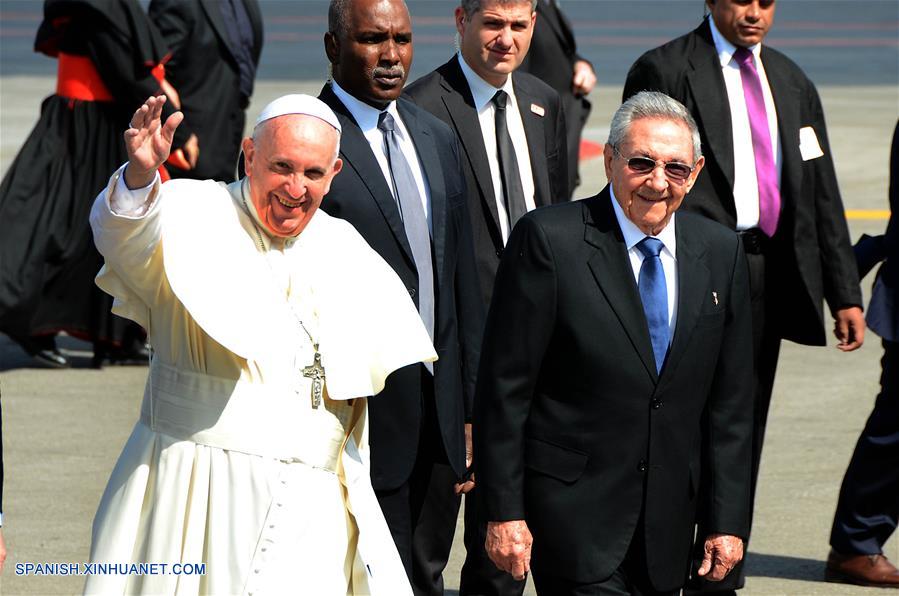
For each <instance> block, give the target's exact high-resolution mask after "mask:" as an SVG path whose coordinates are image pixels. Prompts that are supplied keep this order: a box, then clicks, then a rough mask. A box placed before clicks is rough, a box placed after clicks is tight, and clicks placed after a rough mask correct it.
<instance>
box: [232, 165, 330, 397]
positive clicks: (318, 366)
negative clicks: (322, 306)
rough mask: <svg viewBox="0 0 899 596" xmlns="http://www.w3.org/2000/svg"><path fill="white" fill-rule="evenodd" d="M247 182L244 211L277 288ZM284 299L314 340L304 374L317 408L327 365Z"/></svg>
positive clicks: (242, 194)
mask: <svg viewBox="0 0 899 596" xmlns="http://www.w3.org/2000/svg"><path fill="white" fill-rule="evenodd" d="M246 184H247V182H246V179H244V180H243V181H242V182H241V184H240V200H241V201H242V202H243V208H244V211H246V212H247V216H248V217H249V218H250V222H251V223H252V224H253V231H254V232H256V240H257V241H258V242H259V250H260V251H261V252H262V254H263V257H264V258H265V264H266V265H268V269H269V272H270V273H271V274H272V281H273V282H274V284H275V288H276V289H277V288H278V279H277V275H276V274H275V269H274V267H272V264H271V261H269V256H268V251H267V250H266V249H265V242H264V241H263V239H262V232H260V231H259V226H257V225H256V219H255V218H254V217H253V214H252V213H251V212H250V206H249V205H248V204H247V195H246V190H245V188H246ZM288 275H289V274H288ZM284 300H285V301H286V302H287V307H288V308H289V309H290V313H291V314H292V315H293V317H294V318H295V319H296V320H297V323H299V324H300V328H301V329H302V330H303V331H304V332H305V333H306V336H307V337H308V338H309V341H310V342H312V349H313V350H314V352H315V353H314V354H313V357H312V364H310V365H309V366H306V367H303V376H304V377H306V378H307V379H311V380H312V407H313V409H317V408H318V407H319V405H321V403H322V393H323V389H324V385H325V367H324V366H322V355H321V353H320V352H319V351H318V342H317V341H315V340H314V339H313V338H312V334H311V333H309V329H307V328H306V325H305V324H304V323H303V319H302V318H301V317H300V315H299V313H298V312H297V311H296V309H295V308H294V306H293V304H291V303H290V300H289V299H288V298H287V296H285V297H284Z"/></svg>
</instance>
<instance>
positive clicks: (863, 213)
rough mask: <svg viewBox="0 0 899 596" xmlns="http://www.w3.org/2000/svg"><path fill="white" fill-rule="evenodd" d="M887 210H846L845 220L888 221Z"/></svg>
mask: <svg viewBox="0 0 899 596" xmlns="http://www.w3.org/2000/svg"><path fill="white" fill-rule="evenodd" d="M889 218H890V210H889V209H847V210H846V219H889Z"/></svg>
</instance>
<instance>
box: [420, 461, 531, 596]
mask: <svg viewBox="0 0 899 596" xmlns="http://www.w3.org/2000/svg"><path fill="white" fill-rule="evenodd" d="M455 482H457V478H456V476H455V473H454V472H453V470H452V468H451V467H449V466H448V465H440V464H437V465H435V466H434V468H433V470H432V473H431V481H430V484H429V486H428V495H427V497H426V498H425V502H424V506H423V507H422V510H421V515H420V516H419V519H418V524H417V525H416V527H415V533H414V536H413V538H412V578H413V581H412V587H413V589H414V590H415V593H416V595H417V596H425V595H427V596H441V595H442V594H443V570H444V569H445V568H446V564H447V561H448V560H449V556H450V551H451V550H452V546H453V532H451V531H448V529H449V528H453V529H455V527H456V520H457V518H458V516H459V505H460V502H461V497H457V496H455V495H454V494H453V493H452V486H453V484H454V483H455ZM447 487H449V490H448V488H447ZM476 491H477V489H476V488H475V489H474V490H473V491H471V492H469V493H468V494H467V495H465V513H464V516H465V534H464V537H465V551H466V552H465V563H464V565H463V566H462V574H461V582H460V586H459V594H460V595H461V596H520V595H521V594H522V593H523V592H524V588H525V585H526V584H527V582H525V581H515V579H514V578H513V577H512V576H511V575H510V574H508V573H506V572H505V571H502V570H500V569H498V568H497V567H496V565H494V564H493V561H491V560H490V558H489V557H488V556H487V551H486V550H485V549H484V541H485V540H486V538H487V522H486V520H483V519H479V516H478V507H477V495H476Z"/></svg>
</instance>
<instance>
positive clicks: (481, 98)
mask: <svg viewBox="0 0 899 596" xmlns="http://www.w3.org/2000/svg"><path fill="white" fill-rule="evenodd" d="M456 57H457V58H458V60H459V66H460V67H461V68H462V74H463V75H465V80H466V81H468V88H469V89H471V96H472V97H473V98H474V109H475V111H477V112H480V111H481V110H483V109H484V106H486V105H487V104H488V103H490V100H492V99H493V96H494V95H496V92H497V91H499V90H500V89H502V90H503V91H505V92H506V93H508V94H509V101H517V100H516V99H515V86H514V85H513V84H512V75H511V74H510V75H509V76H508V77H506V82H505V83H504V84H503V86H502V87H494V86H493V85H491V84H490V83H488V82H487V81H485V80H484V79H482V78H481V76H480V75H479V74H478V73H476V72H475V71H474V70H472V68H471V67H470V66H469V65H468V63H467V62H465V58H463V57H462V52H458V53H457V54H456Z"/></svg>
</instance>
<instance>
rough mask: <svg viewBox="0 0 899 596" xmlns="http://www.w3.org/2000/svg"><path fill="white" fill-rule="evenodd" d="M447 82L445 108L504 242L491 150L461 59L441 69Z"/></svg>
mask: <svg viewBox="0 0 899 596" xmlns="http://www.w3.org/2000/svg"><path fill="white" fill-rule="evenodd" d="M440 71H441V74H442V75H443V80H442V81H441V85H442V86H443V88H444V90H445V91H446V93H444V94H443V105H444V106H446V111H447V112H448V113H449V115H450V118H452V120H453V125H454V127H455V129H456V133H457V134H458V136H459V140H460V141H461V143H462V147H463V149H465V155H466V157H467V158H468V163H469V165H471V169H472V171H473V172H474V178H475V180H476V181H477V184H478V188H479V189H480V191H481V197H482V199H483V200H484V202H485V203H486V205H485V206H486V207H487V211H488V212H489V213H490V216H491V223H492V227H493V231H494V232H495V235H494V237H495V238H500V233H499V230H500V227H499V212H498V211H497V209H496V191H495V190H494V188H493V175H492V174H491V173H490V162H489V161H488V160H487V150H486V149H485V148H484V137H483V135H482V134H481V123H480V121H479V120H478V112H477V110H476V109H475V107H474V98H473V97H472V96H471V89H469V87H468V81H466V80H465V75H464V74H462V67H460V66H459V62H458V58H457V57H456V56H453V57H452V58H450V61H449V62H447V63H446V64H445V65H444V66H443V67H441V68H440Z"/></svg>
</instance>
